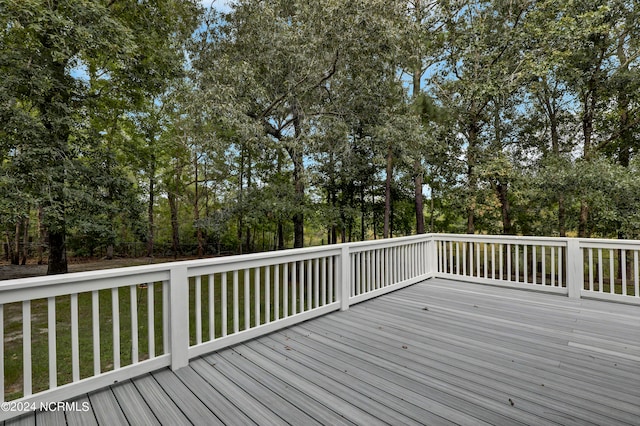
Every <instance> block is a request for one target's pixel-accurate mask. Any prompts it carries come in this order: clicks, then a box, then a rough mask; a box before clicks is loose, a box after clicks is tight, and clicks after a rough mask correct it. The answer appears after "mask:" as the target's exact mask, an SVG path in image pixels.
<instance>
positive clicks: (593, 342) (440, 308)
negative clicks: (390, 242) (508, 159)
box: [5, 279, 640, 426]
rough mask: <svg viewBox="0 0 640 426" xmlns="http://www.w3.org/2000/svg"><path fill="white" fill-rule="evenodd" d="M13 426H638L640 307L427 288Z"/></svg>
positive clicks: (431, 284)
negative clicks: (84, 405)
mask: <svg viewBox="0 0 640 426" xmlns="http://www.w3.org/2000/svg"><path fill="white" fill-rule="evenodd" d="M77 401H78V403H79V406H81V404H82V403H83V402H84V403H86V402H88V403H89V406H90V409H89V410H88V411H86V412H82V411H67V412H61V411H58V412H49V413H44V412H39V413H36V414H31V415H29V416H25V417H22V418H18V419H14V420H12V421H7V422H6V423H5V424H6V425H7V426H8V425H14V424H25V425H33V424H37V425H47V424H52V425H58V424H65V422H66V424H69V425H76V424H78V425H79V424H83V425H91V424H99V425H103V424H104V425H114V424H133V425H142V424H167V425H183V424H197V425H200V424H202V425H209V424H237V425H247V424H253V423H255V424H260V425H272V424H287V423H288V424H293V425H308V424H331V425H333V424H363V425H372V424H403V425H404V424H428V425H439V424H465V425H467V424H494V425H514V424H531V425H543V424H562V425H571V424H580V425H584V424H599V425H616V424H629V425H638V424H640V307H638V306H628V305H620V304H614V303H609V302H598V301H591V300H584V299H583V300H571V299H568V298H566V297H562V296H557V295H549V294H541V293H533V292H528V291H521V290H513V289H506V288H496V287H488V286H481V285H474V284H468V283H459V282H452V281H445V280H441V279H435V280H430V281H427V282H425V283H421V284H417V285H414V286H411V287H409V288H406V289H403V290H399V291H397V292H394V293H390V294H388V295H385V296H382V297H379V298H377V299H373V300H370V301H368V302H364V303H361V304H359V305H356V306H352V307H351V308H350V309H349V310H348V311H345V312H339V313H333V314H330V315H327V316H324V317H321V318H318V319H315V320H311V321H308V322H306V323H303V324H300V325H297V326H294V327H291V328H288V329H285V330H283V331H280V332H276V333H273V334H270V335H267V336H264V337H261V338H258V339H255V340H253V341H250V342H248V343H245V344H241V345H238V346H235V347H233V348H230V349H226V350H222V351H220V352H218V353H215V354H212V355H208V356H204V357H202V358H199V359H196V360H194V361H192V362H191V364H190V366H189V367H187V368H183V369H181V370H179V371H177V372H172V371H171V370H169V369H164V370H161V371H157V372H155V373H153V374H150V375H146V376H142V377H137V378H134V379H132V380H128V381H126V382H123V383H119V384H117V385H114V386H111V387H110V388H107V389H103V390H101V391H98V392H95V393H91V394H89V395H86V396H84V397H82V398H80V399H79V400H77Z"/></svg>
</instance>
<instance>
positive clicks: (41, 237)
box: [38, 206, 47, 265]
mask: <svg viewBox="0 0 640 426" xmlns="http://www.w3.org/2000/svg"><path fill="white" fill-rule="evenodd" d="M43 219H44V210H43V209H42V206H38V265H43V264H44V258H43V257H44V245H45V243H46V241H45V240H46V239H47V231H46V229H45V227H44V226H43V225H42V221H43Z"/></svg>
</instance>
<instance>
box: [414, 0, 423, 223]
mask: <svg viewBox="0 0 640 426" xmlns="http://www.w3.org/2000/svg"><path fill="white" fill-rule="evenodd" d="M419 9H420V2H417V3H416V11H418V10H419ZM416 19H420V17H419V16H416ZM412 77H413V99H414V100H416V99H417V98H418V95H419V94H420V79H421V77H422V69H421V64H418V69H417V70H414V72H413V75H412ZM420 151H421V149H420V148H419V147H418V149H417V150H416V152H415V153H414V154H415V155H418V154H419V153H420ZM413 173H414V178H413V179H414V193H415V207H416V233H417V234H424V200H423V195H422V184H423V180H424V172H423V170H422V163H421V162H420V159H416V160H415V161H414V162H413Z"/></svg>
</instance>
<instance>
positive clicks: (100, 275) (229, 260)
mask: <svg viewBox="0 0 640 426" xmlns="http://www.w3.org/2000/svg"><path fill="white" fill-rule="evenodd" d="M429 237H430V236H429V235H426V234H423V235H412V236H408V237H400V238H387V239H381V240H373V241H358V242H353V243H343V244H332V245H325V246H316V247H305V248H299V249H286V250H279V251H271V252H261V253H251V254H242V255H235V256H223V257H216V258H207V259H195V260H183V261H176V262H164V263H154V264H150V265H140V266H129V267H124V268H112V269H101V270H96V271H86V272H72V273H68V274H60V275H49V276H43V277H29V278H18V279H12V280H4V281H0V293H2V292H6V291H14V290H26V289H28V288H34V287H47V286H56V285H61V284H70V283H74V284H80V283H83V282H85V283H86V282H90V281H104V280H108V279H116V278H121V277H135V276H143V275H150V274H155V275H157V274H158V273H163V272H166V273H168V271H170V270H171V268H174V267H176V266H181V267H186V268H187V270H189V269H198V268H203V267H207V266H229V267H232V266H234V265H239V264H242V263H252V262H256V261H263V262H264V261H273V260H278V259H284V258H287V257H293V256H300V255H302V256H306V255H314V254H326V255H332V254H336V255H337V254H339V253H340V250H341V249H342V247H343V246H349V247H350V248H353V249H366V248H368V247H372V246H380V245H394V244H398V243H401V242H403V241H412V240H420V239H424V238H429ZM140 279H141V280H144V277H141V278H140Z"/></svg>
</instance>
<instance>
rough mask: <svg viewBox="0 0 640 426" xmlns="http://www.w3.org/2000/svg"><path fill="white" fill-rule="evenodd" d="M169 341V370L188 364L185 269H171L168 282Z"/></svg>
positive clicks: (186, 279) (187, 290)
mask: <svg viewBox="0 0 640 426" xmlns="http://www.w3.org/2000/svg"><path fill="white" fill-rule="evenodd" d="M169 341H170V342H171V343H170V348H171V369H172V370H177V369H179V368H182V367H186V366H187V365H188V364H189V278H188V277H187V267H186V266H183V265H174V266H172V267H171V276H170V281H169Z"/></svg>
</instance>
